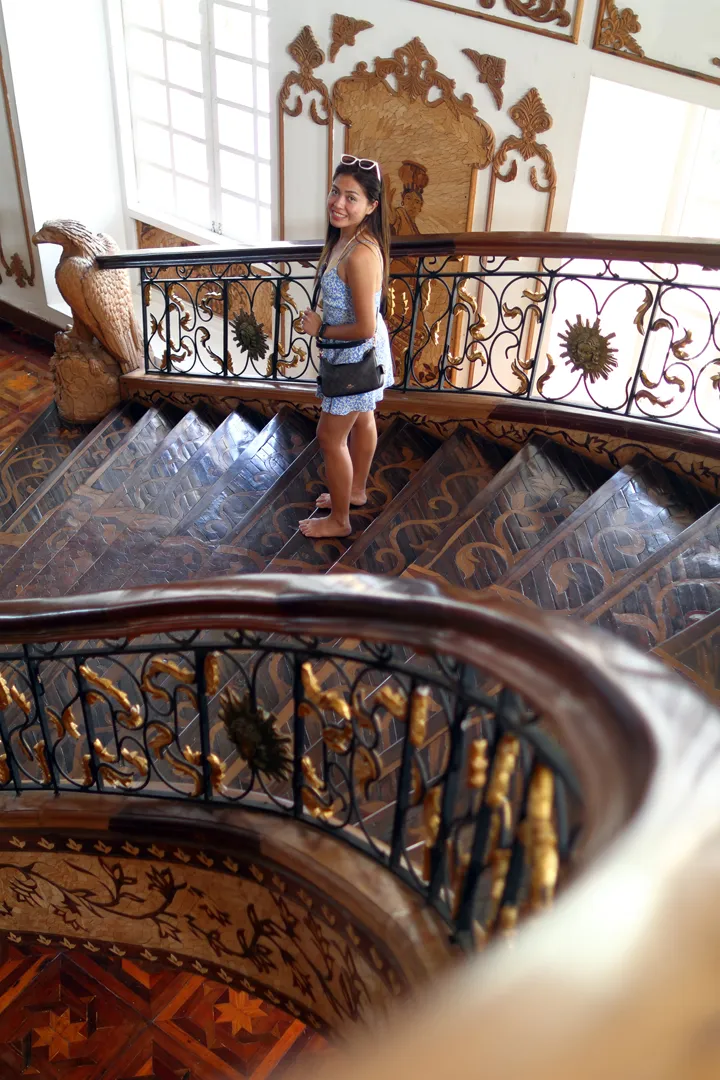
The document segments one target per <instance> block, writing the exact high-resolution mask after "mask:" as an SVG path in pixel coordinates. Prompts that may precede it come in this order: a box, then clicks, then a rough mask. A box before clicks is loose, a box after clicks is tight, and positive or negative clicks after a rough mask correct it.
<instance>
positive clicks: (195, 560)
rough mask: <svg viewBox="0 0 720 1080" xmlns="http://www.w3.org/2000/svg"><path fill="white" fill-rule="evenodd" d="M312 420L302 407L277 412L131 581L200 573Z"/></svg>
mask: <svg viewBox="0 0 720 1080" xmlns="http://www.w3.org/2000/svg"><path fill="white" fill-rule="evenodd" d="M314 435H315V428H314V425H313V424H312V423H311V422H310V421H309V420H307V419H306V418H305V417H304V416H302V414H301V413H298V412H294V411H292V410H289V409H285V410H282V411H280V412H279V413H277V414H276V415H275V416H274V417H273V418H272V420H270V422H269V423H268V424H267V425H266V426H265V427H264V428H263V429H262V431H261V432H259V434H258V435H257V436H256V437H255V439H254V440H253V441H252V442H250V443H249V444H248V446H246V447H245V449H244V450H243V453H242V454H241V455H240V456H239V457H238V458H237V460H236V461H235V462H233V464H232V465H231V466H230V468H229V469H228V470H227V471H226V472H225V473H224V474H223V476H221V477H220V479H219V480H218V481H217V482H216V484H215V485H214V486H213V487H212V488H211V489H210V490H209V491H208V492H206V493H205V495H204V496H203V498H202V499H201V500H200V501H199V502H198V503H197V504H196V505H195V506H194V507H193V508H192V509H191V510H190V511H189V512H188V513H187V514H186V515H185V517H184V518H183V519H182V520H181V521H180V522H179V523H178V525H177V527H176V528H175V529H174V530H173V532H171V533H170V535H169V536H167V537H166V538H165V539H164V540H163V541H162V543H161V544H159V545H158V546H157V547H156V548H155V550H154V551H153V553H152V554H151V556H150V558H149V559H148V561H147V564H146V565H145V566H142V567H138V569H137V571H136V573H135V574H134V575H133V577H132V578H130V580H129V581H128V583H127V584H128V585H132V586H134V585H149V584H153V585H154V584H160V583H162V582H170V581H183V580H186V579H187V578H190V577H198V576H200V573H201V567H202V565H203V562H204V560H205V559H207V558H208V557H209V555H210V553H211V552H212V550H213V548H214V547H215V546H216V545H217V544H219V543H222V542H224V541H225V540H226V539H227V538H228V537H229V536H230V535H231V534H232V532H233V530H235V529H237V528H238V527H239V525H240V523H241V522H242V521H244V520H245V518H246V517H247V516H248V514H250V513H252V512H253V511H255V510H256V509H257V508H258V506H259V502H260V500H261V499H262V497H263V495H265V494H266V493H267V492H268V491H269V490H270V488H271V487H272V486H273V484H275V483H277V482H278V481H280V480H281V478H282V477H283V475H284V473H285V470H286V469H288V468H289V467H290V466H291V465H292V463H293V462H294V461H295V459H296V458H297V457H298V456H299V455H300V454H301V453H303V452H304V451H305V450H307V447H308V446H309V445H310V443H311V442H313V439H314Z"/></svg>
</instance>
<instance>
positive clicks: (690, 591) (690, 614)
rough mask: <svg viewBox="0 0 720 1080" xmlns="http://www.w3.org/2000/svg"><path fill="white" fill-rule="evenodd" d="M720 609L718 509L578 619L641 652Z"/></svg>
mask: <svg viewBox="0 0 720 1080" xmlns="http://www.w3.org/2000/svg"><path fill="white" fill-rule="evenodd" d="M718 607H720V505H718V506H716V507H715V508H714V509H712V510H710V511H708V513H707V514H704V515H703V517H701V518H699V519H698V520H697V521H696V522H694V523H693V524H692V525H690V526H689V527H688V528H687V529H685V530H684V531H683V532H682V533H681V534H680V536H679V537H678V538H677V539H676V540H674V541H673V542H672V543H671V544H666V545H665V547H663V548H661V549H660V551H658V552H657V553H656V554H655V555H653V556H652V558H650V559H648V560H647V561H646V562H645V563H643V564H642V566H640V567H638V569H637V570H636V571H634V572H632V573H630V574H628V575H626V576H625V577H623V579H622V580H621V581H620V582H618V583H617V584H616V585H614V586H611V587H610V588H609V589H605V590H604V591H603V592H601V593H600V594H599V595H598V596H597V597H595V599H594V600H592V601H590V603H589V604H585V605H584V606H583V607H581V608H578V610H577V612H576V614H577V616H578V617H579V618H581V619H583V620H584V621H585V622H588V623H593V624H595V625H596V626H602V627H603V628H604V629H606V630H609V631H611V632H612V633H616V634H619V635H620V636H621V637H623V638H625V639H626V640H627V641H630V642H631V643H632V644H633V645H636V646H637V647H638V648H640V649H643V650H646V651H647V650H649V649H652V648H655V647H656V646H658V645H662V643H663V642H665V641H667V640H668V638H671V637H673V636H674V635H675V634H678V633H680V631H681V630H685V629H686V628H687V627H688V626H690V625H691V624H692V623H693V622H694V621H695V620H696V619H698V618H701V617H702V616H704V615H709V614H710V613H711V612H713V611H715V610H716V609H717V608H718Z"/></svg>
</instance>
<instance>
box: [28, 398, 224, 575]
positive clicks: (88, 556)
mask: <svg viewBox="0 0 720 1080" xmlns="http://www.w3.org/2000/svg"><path fill="white" fill-rule="evenodd" d="M214 428H215V424H214V421H213V420H212V419H211V418H210V416H209V415H208V414H206V413H200V412H196V411H194V410H191V411H190V412H187V413H185V415H184V416H183V417H182V418H181V420H180V421H179V423H178V424H176V425H175V427H174V428H173V429H172V430H171V431H170V432H168V433H166V434H165V436H164V438H163V439H162V441H161V442H160V444H159V445H156V446H155V447H154V449H153V452H152V454H151V455H150V456H149V457H148V458H144V459H143V458H142V457H134V458H133V461H134V468H133V469H132V471H131V473H130V475H129V476H128V478H127V479H126V480H125V481H124V482H123V483H122V484H120V486H119V488H117V489H116V490H115V491H113V492H111V493H107V492H103V491H97V490H94V489H93V490H90V491H84V492H83V495H84V496H85V497H86V501H85V503H84V506H83V514H84V521H82V522H81V523H79V524H77V523H75V522H74V514H73V517H72V519H71V521H70V522H68V528H66V529H65V528H64V529H63V531H62V535H61V536H60V537H59V540H60V544H59V545H58V546H57V547H56V549H55V552H54V553H53V555H52V556H51V558H50V559H49V560H48V561H47V563H43V567H42V570H41V571H40V572H39V573H37V574H35V575H34V576H33V578H32V580H31V581H30V582H28V583H27V584H26V585H25V587H24V589H23V595H24V596H38V597H39V596H63V595H65V594H66V593H67V592H68V591H69V589H70V587H71V585H72V584H74V582H75V581H76V580H77V579H78V577H80V576H81V575H82V574H83V573H84V572H85V570H86V569H88V568H89V567H90V566H92V564H93V563H94V562H95V559H96V558H97V557H98V554H99V551H102V550H103V549H104V547H106V546H108V544H109V542H110V541H111V539H112V530H110V531H109V532H108V533H107V534H106V536H105V537H104V538H103V537H102V536H100V537H98V536H97V533H96V531H95V530H94V529H93V526H92V524H91V522H92V517H93V515H94V514H96V513H97V514H100V513H102V512H103V511H104V510H105V509H106V508H109V507H110V506H112V504H113V500H114V499H115V498H123V497H124V496H125V495H126V494H128V493H130V492H133V493H134V492H138V493H140V494H139V495H138V498H140V496H141V495H144V496H145V505H147V504H148V503H149V502H151V501H152V492H153V491H156V490H157V489H158V487H159V486H161V485H162V482H163V481H164V480H167V479H168V477H171V476H174V475H175V473H177V472H178V471H179V470H180V469H181V468H182V466H183V465H184V464H185V462H186V461H188V460H189V459H190V458H191V457H192V455H193V454H194V453H195V451H196V450H198V449H199V447H200V446H202V445H203V443H204V442H206V440H207V439H208V438H209V437H210V435H211V434H212V432H213V430H214ZM148 434H149V435H150V434H151V433H148ZM153 485H154V486H153ZM151 489H152V490H151ZM74 501H75V500H74V499H71V500H70V503H73V502H74ZM68 505H70V504H68ZM70 509H71V512H72V511H73V510H74V509H75V508H74V507H70ZM47 524H48V525H52V524H53V518H51V519H50V521H49V522H48V523H47ZM41 531H43V532H44V531H45V527H43V530H41ZM91 538H92V539H93V540H94V541H95V547H94V548H88V547H86V545H87V543H89V542H90V540H91ZM33 539H34V538H33ZM68 544H72V547H71V549H70V550H69V551H66V549H67V547H68Z"/></svg>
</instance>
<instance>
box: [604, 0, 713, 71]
mask: <svg viewBox="0 0 720 1080" xmlns="http://www.w3.org/2000/svg"><path fill="white" fill-rule="evenodd" d="M593 48H595V49H598V50H599V51H600V52H608V53H613V54H614V55H616V56H622V57H623V59H625V60H633V61H635V62H637V63H640V64H647V65H649V66H650V67H656V68H661V69H662V70H664V71H674V72H676V73H677V74H679V75H689V76H690V77H691V78H693V79H701V80H702V81H703V82H709V83H716V84H718V85H720V71H719V70H718V67H719V66H720V58H719V57H718V56H717V55H716V54H717V51H718V49H719V48H720V5H718V4H717V3H713V2H712V0H710V2H709V0H683V2H682V3H678V2H677V0H632V7H629V6H627V5H625V4H623V3H616V0H600V3H599V8H598V15H597V22H596V24H595V40H594V42H593Z"/></svg>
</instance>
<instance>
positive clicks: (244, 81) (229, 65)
mask: <svg viewBox="0 0 720 1080" xmlns="http://www.w3.org/2000/svg"><path fill="white" fill-rule="evenodd" d="M215 74H216V78H217V93H218V97H220V98H225V99H226V100H227V101H237V103H238V105H247V107H248V108H249V109H252V107H253V104H254V102H253V69H252V64H244V63H243V62H242V60H231V59H230V58H229V57H228V56H216V57H215Z"/></svg>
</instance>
